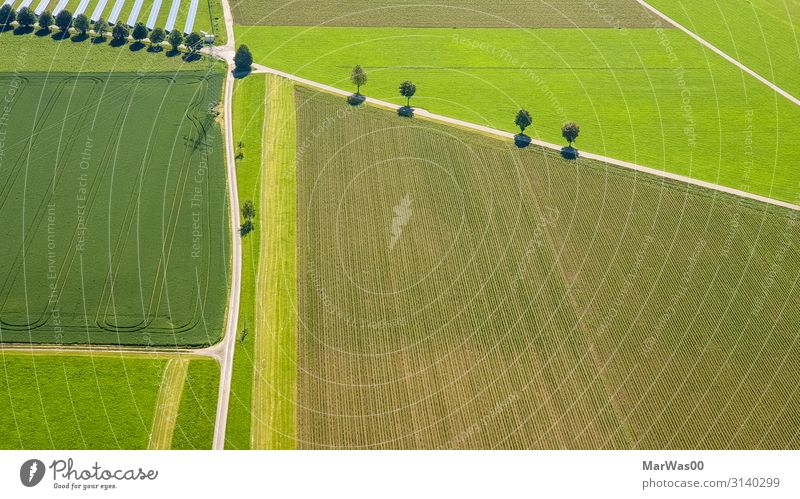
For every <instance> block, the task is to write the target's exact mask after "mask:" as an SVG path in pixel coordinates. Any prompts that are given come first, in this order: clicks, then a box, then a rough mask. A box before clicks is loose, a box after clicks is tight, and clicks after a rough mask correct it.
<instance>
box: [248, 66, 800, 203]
mask: <svg viewBox="0 0 800 499" xmlns="http://www.w3.org/2000/svg"><path fill="white" fill-rule="evenodd" d="M253 66H254V68H255V70H254V71H253V72H254V73H267V74H275V75H278V76H282V77H284V78H287V79H289V80H292V81H294V82H296V83H299V84H301V85H305V86H307V87H311V88H315V89H318V90H322V91H324V92H328V93H333V94H336V95H341V96H344V97H348V96H350V95H352V94H353V93H352V92H349V91H347V90H342V89H340V88H336V87H333V86H330V85H326V84H324V83H319V82H316V81H312V80H308V79H306V78H301V77H299V76H295V75H293V74H291V73H286V72H284V71H280V70H277V69H273V68H269V67H267V66H263V65H261V64H253ZM364 102H366V103H368V104H371V105H373V106H377V107H382V108H385V109H391V110H393V111H397V110H398V109H399V108H401V107H403V106H401V105H399V104H394V103H392V102H387V101H383V100H379V99H375V98H372V97H366V98H365V101H364ZM414 116H418V117H422V118H427V119H429V120H431V121H436V122H439V123H445V124H448V125H452V126H457V127H460V128H464V129H467V130H471V131H477V132H481V133H484V134H488V135H493V136H495V137H501V138H504V139H510V140H514V138H515V137H517V135H516V134H513V133H511V132H506V131H504V130H498V129H496V128H491V127H488V126H484V125H478V124H477V123H471V122H468V121H464V120H459V119H456V118H451V117H449V116H444V115H441V114H436V113H431V112H430V111H427V110H425V109H421V108H414ZM530 143H531V144H534V145H537V146H540V147H544V148H547V149H552V150H554V151H558V152H561V151H562V150H563V149H564V146H563V145H560V144H554V143H552V142H546V141H544V140H539V139H534V138H530ZM580 157H581V158H585V159H592V160H595V161H601V162H603V163H608V164H611V165H614V166H619V167H622V168H626V169H628V170H634V171H638V172H642V173H647V174H650V175H655V176H658V177H662V178H666V179H670V180H674V181H677V182H682V183H685V184H691V185H696V186H698V187H703V188H706V189H710V190H714V191H718V192H723V193H725V194H731V195H734V196H739V197H742V198H747V199H751V200H753V201H758V202H761V203H767V204H771V205H775V206H780V207H782V208H787V209H790V210H795V211H800V205H796V204H792V203H789V202H786V201H781V200H779V199H774V198H771V197H767V196H762V195H760V194H753V193H751V192H745V191H741V190H739V189H734V188H733V187H727V186H724V185H719V184H715V183H712V182H707V181H705V180H699V179H696V178H692V177H686V176H684V175H679V174H677V173H671V172H667V171H663V170H658V169H655V168H651V167H649V166H643V165H639V164H636V163H631V162H629V161H623V160H620V159H615V158H610V157H608V156H603V155H601V154H595V153H590V152H583V151H581V152H580Z"/></svg>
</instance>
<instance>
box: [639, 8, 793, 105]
mask: <svg viewBox="0 0 800 499" xmlns="http://www.w3.org/2000/svg"><path fill="white" fill-rule="evenodd" d="M636 1H637V2H639V4H640V5H641V6H642V7H644V8H646V9H647V10H649V11H650V12H652V13H653V14H655V15H657V16H658V17H660V18H661V19H663V20H664V21H666V22H668V23H669V24H671V25H672V26H674V27H676V28H678V29H679V30H681V31H683V32H684V33H686V34H687V35H689V36H691V37H692V38H694V39H695V40H696V41H697V42H699V43H700V44H701V45H702V46H704V47H705V48H707V49H709V50H711V51H712V52H714V53H715V54H717V55H718V56H720V57H722V58H723V59H725V60H726V61H728V62H730V63H731V64H733V65H734V66H736V67H738V68H739V69H741V70H742V71H744V72H745V73H747V74H749V75H750V76H752V77H753V78H755V79H757V80H758V81H760V82H761V83H763V84H764V85H766V86H768V87H769V88H771V89H772V90H774V91H775V92H777V93H778V94H780V95H782V96H783V97H785V98H786V99H787V100H789V101H791V102H792V103H793V104H794V105H796V106H800V99H798V98H797V97H795V96H794V95H792V94H790V93H789V92H787V91H786V90H784V89H782V88H781V87H779V86H778V85H776V84H774V83H772V82H771V81H770V80H768V79H766V78H764V77H763V76H761V75H760V74H758V73H756V72H755V71H753V70H752V69H750V68H748V67H747V66H745V65H744V64H742V63H741V62H739V61H738V60H737V59H735V58H733V57H731V56H729V55H728V54H726V53H725V52H723V51H722V49H719V48H717V47H716V46H715V45H714V44H712V43H711V42H708V41H706V40H705V39H704V38H703V37H701V36H700V35H698V34H697V33H695V32H694V31H692V30H690V29H689V28H686V27H685V26H683V25H682V24H680V23H679V22H678V21H676V20H674V19H672V18H671V17H669V16H668V15H666V14H664V13H663V12H661V11H660V10H658V9H656V8H655V7H653V6H652V5H650V4H649V3H647V2H645V1H644V0H636Z"/></svg>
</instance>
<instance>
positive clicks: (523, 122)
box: [514, 109, 533, 135]
mask: <svg viewBox="0 0 800 499" xmlns="http://www.w3.org/2000/svg"><path fill="white" fill-rule="evenodd" d="M514 123H515V124H516V125H517V126H518V127H519V133H521V134H523V135H524V134H525V129H526V128H528V127H529V126H531V124H532V123H533V118H531V113H529V112H528V111H526V110H524V109H520V110H519V112H518V113H517V117H516V119H514Z"/></svg>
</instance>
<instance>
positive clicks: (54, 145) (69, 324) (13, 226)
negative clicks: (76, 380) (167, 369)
mask: <svg viewBox="0 0 800 499" xmlns="http://www.w3.org/2000/svg"><path fill="white" fill-rule="evenodd" d="M220 85H221V78H220V77H219V75H218V74H210V75H207V74H205V73H199V72H198V73H190V72H183V73H179V74H175V75H166V74H162V75H159V76H137V75H133V74H115V75H113V76H110V75H100V74H97V75H87V74H83V75H81V76H69V75H50V76H47V75H45V74H43V73H30V74H16V75H15V74H3V75H2V76H0V89H2V93H3V94H4V95H7V96H9V97H10V104H9V106H8V107H7V108H6V114H5V117H6V120H7V121H5V122H0V130H2V132H3V136H2V139H3V142H2V143H0V220H2V222H0V238H2V240H3V242H4V258H3V259H2V261H0V341H2V342H32V343H55V344H66V343H93V344H98V343H102V344H125V345H208V344H210V343H214V342H215V341H216V340H217V339H218V338H219V337H220V336H221V333H222V320H223V314H224V306H225V297H226V290H227V273H226V267H227V261H228V256H227V254H226V248H227V241H228V237H227V236H228V234H227V225H226V224H227V208H226V200H225V172H224V163H223V157H222V147H221V135H220V131H219V126H218V125H217V123H216V121H215V116H214V114H213V113H212V112H210V111H211V110H213V108H214V106H215V104H216V101H217V100H218V98H219V97H218V96H219V95H220Z"/></svg>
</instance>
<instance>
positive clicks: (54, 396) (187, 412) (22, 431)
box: [0, 352, 219, 449]
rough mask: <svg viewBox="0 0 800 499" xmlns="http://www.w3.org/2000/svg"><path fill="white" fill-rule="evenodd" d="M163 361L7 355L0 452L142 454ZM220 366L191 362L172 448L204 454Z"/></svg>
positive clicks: (1, 377) (0, 375) (0, 395)
mask: <svg viewBox="0 0 800 499" xmlns="http://www.w3.org/2000/svg"><path fill="white" fill-rule="evenodd" d="M167 361H168V359H167V357H163V358H162V357H153V358H144V357H133V356H129V357H123V356H120V355H109V354H104V353H97V354H86V353H84V354H80V355H75V354H72V355H70V354H66V353H65V354H36V355H31V354H30V353H21V352H6V353H4V354H3V355H2V370H0V385H1V386H3V387H4V388H3V390H0V423H1V424H2V427H3V428H4V431H3V432H2V434H0V435H2V437H1V438H0V449H146V448H147V443H148V438H149V436H150V432H151V428H152V426H151V425H152V421H153V417H154V415H155V414H154V412H155V408H156V397H157V394H158V391H159V386H160V385H161V383H162V379H163V374H164V369H165V367H166V365H167ZM218 380H219V367H218V366H217V365H216V363H215V362H213V361H207V360H193V361H191V362H190V363H189V375H188V378H187V379H186V386H185V387H184V388H183V399H182V400H178V401H177V402H178V403H179V404H180V411H179V415H178V420H177V424H176V428H175V438H174V440H173V448H176V449H194V448H199V449H210V448H211V438H212V436H213V433H214V415H215V411H216V400H217V381H218Z"/></svg>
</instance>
